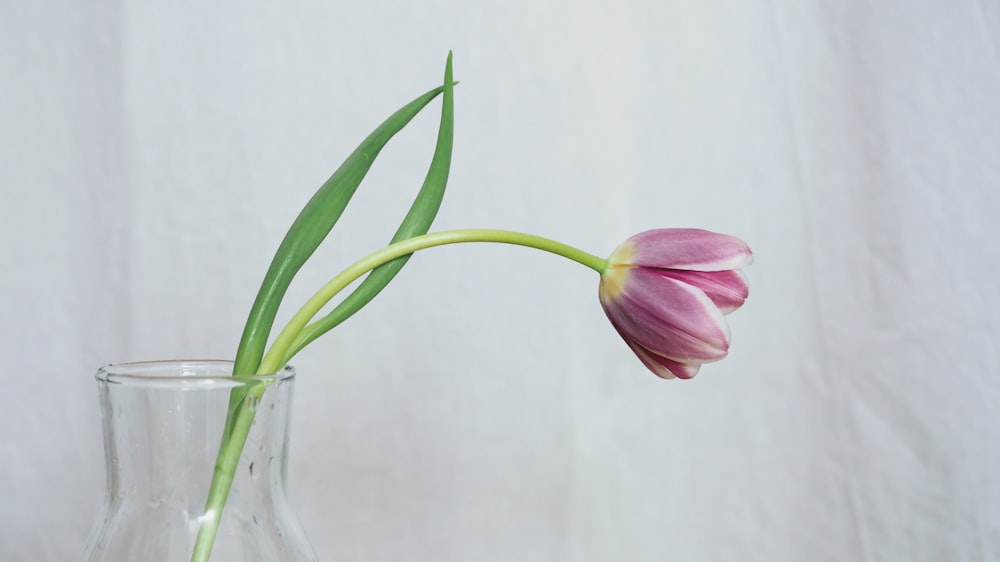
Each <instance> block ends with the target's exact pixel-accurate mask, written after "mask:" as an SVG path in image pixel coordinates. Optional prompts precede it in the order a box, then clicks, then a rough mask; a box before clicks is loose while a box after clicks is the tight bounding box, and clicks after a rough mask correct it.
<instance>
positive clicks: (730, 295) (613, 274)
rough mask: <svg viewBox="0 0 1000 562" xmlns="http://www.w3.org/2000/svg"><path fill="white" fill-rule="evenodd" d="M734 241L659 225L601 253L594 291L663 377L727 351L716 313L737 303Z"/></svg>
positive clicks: (740, 254)
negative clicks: (601, 265) (602, 266)
mask: <svg viewBox="0 0 1000 562" xmlns="http://www.w3.org/2000/svg"><path fill="white" fill-rule="evenodd" d="M752 260H753V254H752V253H751V251H750V248H749V247H747V245H746V243H745V242H743V241H742V240H740V239H738V238H735V237H732V236H728V235H726V234H717V233H714V232H708V231H705V230H696V229H679V228H678V229H674V228H667V229H660V230H650V231H647V232H643V233H641V234H637V235H635V236H633V237H632V238H629V239H628V240H626V241H625V242H624V243H623V244H622V245H620V246H619V247H618V248H617V249H615V251H614V252H613V253H612V254H611V257H609V258H608V265H607V268H606V269H605V270H604V272H603V273H602V274H601V284H600V289H599V297H600V299H601V306H602V307H604V312H605V313H606V314H607V315H608V319H609V320H611V323H612V324H613V325H614V327H615V329H616V330H617V331H618V333H619V334H620V335H621V336H622V338H623V339H624V340H625V342H626V343H627V344H628V346H629V347H630V348H632V351H634V352H635V354H636V355H637V356H638V357H639V359H640V360H641V361H642V362H643V364H645V365H646V367H648V368H649V369H650V370H651V371H653V373H655V374H656V375H658V376H660V377H663V378H670V379H672V378H675V377H677V378H682V379H689V378H691V377H693V376H695V375H696V374H697V373H698V369H699V368H700V367H701V364H702V363H708V362H711V361H718V360H719V359H722V358H723V357H725V356H726V354H727V353H728V352H729V341H730V337H729V325H728V324H727V323H726V319H725V318H724V315H726V314H728V313H730V312H732V311H734V310H736V309H737V308H739V307H740V306H742V305H743V302H744V301H745V300H746V298H747V294H748V289H749V287H748V285H747V280H746V277H745V276H744V275H743V273H742V272H741V271H740V268H741V267H743V266H745V265H749V264H750V262H751V261H752Z"/></svg>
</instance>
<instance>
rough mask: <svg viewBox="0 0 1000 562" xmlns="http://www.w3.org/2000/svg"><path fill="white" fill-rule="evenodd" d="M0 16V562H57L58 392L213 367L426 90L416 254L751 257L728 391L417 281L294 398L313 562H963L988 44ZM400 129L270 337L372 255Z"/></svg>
mask: <svg viewBox="0 0 1000 562" xmlns="http://www.w3.org/2000/svg"><path fill="white" fill-rule="evenodd" d="M2 12H3V16H2V18H0V77H2V84H3V85H2V87H0V178H2V180H3V183H2V185H0V197H2V199H0V204H2V211H3V216H4V220H3V221H2V222H0V244H2V250H3V251H2V255H0V257H2V259H3V270H2V280H0V289H2V291H0V305H2V308H0V342H2V343H0V353H2V358H3V360H4V364H5V365H6V366H7V373H6V376H5V377H4V379H5V381H6V382H5V384H4V390H3V392H2V393H0V428H2V429H0V432H2V433H0V435H2V436H3V438H2V441H0V447H2V449H0V451H2V457H0V458H2V461H0V463H2V464H0V471H2V472H0V498H2V499H0V536H2V540H0V559H2V560H52V561H58V560H72V559H73V558H74V557H75V556H76V555H77V554H78V553H79V550H80V548H81V546H82V545H83V543H84V541H85V537H86V534H87V532H88V530H89V528H90V525H91V524H92V522H93V518H94V516H95V515H96V510H97V507H98V503H99V501H100V499H101V496H102V494H103V488H104V480H103V470H104V467H103V457H102V445H101V436H100V425H99V412H98V404H97V400H96V394H95V384H94V382H93V380H92V373H93V371H94V370H95V368H96V367H97V366H98V365H101V364H104V363H108V362H118V361H126V360H139V359H155V358H173V357H222V358H225V357H230V356H231V355H232V353H233V350H234V348H235V345H236V340H237V338H238V335H239V332H240V329H241V327H242V322H243V320H244V315H245V313H246V311H247V309H248V307H249V304H250V302H251V300H252V298H253V295H254V293H255V291H256V287H257V284H258V283H259V280H260V276H261V275H263V272H264V269H265V268H266V265H267V262H268V260H269V259H270V256H271V254H272V252H273V250H274V248H275V247H276V244H277V242H278V241H279V239H280V237H281V235H282V234H283V233H284V231H285V229H286V228H287V226H288V225H289V224H290V222H291V220H292V219H293V218H294V216H295V214H296V213H297V211H298V209H299V208H300V207H301V205H302V204H303V203H304V202H305V201H306V200H307V199H308V197H309V196H310V195H311V194H312V192H313V190H314V189H315V188H316V187H317V186H318V185H319V184H320V183H321V182H322V181H323V180H325V179H326V177H327V176H328V174H329V173H330V172H331V171H332V170H333V169H334V168H335V167H336V166H337V165H338V164H339V163H340V161H341V159H342V158H343V157H344V156H346V154H347V153H348V152H349V151H350V150H351V149H352V148H353V147H354V146H355V144H356V143H357V142H358V141H360V139H361V138H363V136H364V135H366V134H367V133H368V132H369V130H370V129H371V128H372V127H374V126H375V125H376V124H377V123H378V122H380V121H381V120H382V119H383V118H384V117H385V116H387V115H388V114H389V112H391V111H393V110H395V109H396V108H397V107H398V106H400V105H401V104H402V103H404V102H405V101H407V100H409V99H410V98H412V97H413V96H414V95H416V94H417V93H420V92H422V91H424V90H425V89H427V88H430V87H432V86H434V85H436V84H438V83H439V81H440V76H441V71H442V68H443V63H444V58H445V54H446V53H447V51H448V50H449V49H454V51H455V65H456V66H455V69H456V77H457V78H458V79H460V80H461V81H462V84H461V86H459V88H458V90H457V93H456V96H457V97H456V100H457V101H456V108H457V136H456V149H455V159H454V166H453V173H452V178H451V182H450V184H449V189H450V193H449V195H448V196H447V197H446V200H445V205H444V207H443V209H442V212H441V214H440V216H439V220H438V222H437V223H436V228H437V229H445V228H458V227H472V226H483V227H500V228H511V229H519V230H525V231H529V232H534V233H537V234H541V235H546V236H551V237H555V238H558V239H561V240H564V241H566V242H569V243H572V244H577V245H579V246H581V247H582V248H585V249H589V250H591V251H593V252H595V253H599V254H606V253H608V252H610V250H611V249H612V248H613V247H614V246H615V245H617V244H618V243H619V242H620V241H621V240H623V239H625V238H626V237H627V236H629V235H630V234H632V233H634V232H638V231H640V230H644V229H647V228H653V227H660V226H699V227H703V228H709V229H714V230H720V231H724V232H729V233H732V234H736V235H738V236H741V237H743V238H745V239H746V240H747V241H749V242H750V244H751V246H752V247H753V248H754V250H755V252H756V256H757V261H756V263H755V265H754V266H753V267H752V269H751V270H750V272H749V273H750V277H751V298H750V301H749V302H748V304H747V306H746V307H745V308H744V309H742V310H740V311H739V312H737V313H736V314H734V315H733V316H732V317H731V319H732V325H733V331H734V343H733V348H732V354H731V356H730V358H728V359H727V360H726V361H723V362H721V363H718V364H713V365H710V366H706V367H705V368H704V369H703V371H702V374H701V375H699V377H698V378H696V379H695V380H694V381H691V382H677V381H674V382H665V381H660V380H657V379H655V378H654V377H653V376H652V375H650V374H649V373H647V372H646V371H645V370H644V369H643V368H642V366H641V365H640V364H639V362H638V361H637V360H636V359H635V358H634V357H633V356H632V355H631V354H630V352H629V351H628V349H627V348H626V346H625V345H624V344H623V343H622V342H621V341H620V340H619V339H618V337H617V335H616V334H615V333H614V331H613V330H612V328H611V327H610V325H609V324H608V323H607V322H606V320H605V319H604V318H603V313H602V312H601V310H600V307H599V306H598V304H597V301H596V283H597V279H596V277H595V276H594V275H593V274H592V273H590V272H588V271H587V270H585V269H583V268H580V267H579V266H575V265H573V264H571V263H569V262H563V261H561V260H557V259H554V258H551V257H549V256H546V255H542V254H539V253H533V252H530V251H528V250H524V249H519V248H507V247H492V246H491V247H480V248H472V247H461V248H459V247H455V248H445V249H440V250H434V251H431V252H428V253H426V254H423V255H421V256H418V257H417V258H415V259H414V260H412V261H411V263H410V265H408V266H407V268H406V270H404V272H403V274H402V275H401V276H400V278H399V279H398V281H397V282H396V283H394V284H393V285H392V286H391V287H390V288H389V290H387V291H386V292H385V293H384V294H383V295H382V296H380V297H379V298H378V300H377V301H376V302H374V303H373V304H372V305H371V306H370V307H369V308H367V309H366V310H365V311H363V313H361V314H360V315H358V316H357V317H355V318H354V319H352V320H351V321H350V322H349V323H348V324H345V325H344V326H342V327H341V328H339V329H338V330H337V331H336V332H335V333H333V334H330V335H328V336H326V337H325V338H324V340H323V341H322V342H319V343H317V344H314V345H313V346H312V347H311V348H310V349H309V350H307V351H306V352H305V353H304V354H302V355H301V356H300V357H299V358H298V359H297V360H296V361H295V363H296V365H297V366H298V368H299V371H300V377H299V379H298V382H297V385H298V392H297V398H296V401H297V402H296V405H295V415H294V428H293V442H292V459H291V476H290V480H291V485H292V494H293V496H294V498H295V502H296V506H297V508H298V511H299V514H300V516H301V517H302V519H303V520H304V522H305V525H306V528H307V530H308V531H309V533H310V535H311V538H312V540H313V542H314V544H315V546H316V549H317V551H318V553H319V556H320V559H321V560H324V561H340V560H358V561H362V560H363V561H378V560H386V561H388V560H409V561H414V562H415V561H421V560H427V561H430V560H434V561H467V560H476V561H479V562H489V561H509V560H518V561H525V562H531V561H546V562H552V561H563V560H565V561H573V562H604V561H613V560H629V561H634V562H644V561H650V562H652V561H667V560H669V561H699V562H708V561H720V562H728V561H732V560H737V559H738V560H745V561H764V560H766V561H769V562H773V561H776V560H780V561H801V560H811V561H841V560H865V561H901V560H906V561H927V562H931V561H934V562H938V561H941V560H949V561H981V560H1000V479H998V477H997V474H1000V449H998V448H997V443H998V440H1000V383H998V382H997V380H996V377H997V374H998V370H1000V351H998V348H997V345H996V343H995V342H996V340H997V337H998V335H1000V326H998V323H997V317H998V314H997V313H998V312H1000V299H998V296H997V289H996V287H997V283H998V280H1000V275H998V273H997V264H998V263H1000V229H998V227H997V224H996V221H997V216H998V214H1000V189H998V185H997V184H998V183H1000V159H998V156H997V155H998V150H1000V104H998V103H997V101H998V100H1000V31H998V30H1000V7H998V5H997V4H996V3H993V2H978V3H977V2H948V1H945V0H938V1H933V0H923V1H917V0H911V1H903V0H886V1H883V2H874V3H873V2H865V1H862V0H850V1H845V2H824V1H821V0H802V1H798V0H797V1H795V2H776V1H763V0H755V1H740V2H737V1H732V0H731V1H726V0H712V1H706V2H680V1H676V0H672V1H659V2H652V1H650V2H643V1H638V0H629V1H624V2H610V1H598V0H588V1H584V2H576V3H571V2H536V1H528V0H514V1H510V2H503V3H500V2H494V3H487V2H482V3H474V2H458V1H452V0H444V1H440V2H434V3H430V2H428V3H405V2H396V1H391V0H384V1H379V2H355V3H344V2H297V3H291V4H287V5H284V4H283V5H279V4H278V3H272V2H260V1H255V2H214V3H199V2H190V1H188V2H118V3H115V2H105V3H93V2H87V3H73V2H57V1H41V2H34V3H29V2H5V3H4V7H3V10H2ZM437 107H438V105H436V104H435V105H434V106H432V107H431V108H430V109H429V110H428V111H427V112H426V113H425V114H424V115H422V116H421V117H420V118H419V119H418V120H417V121H416V122H415V123H414V125H413V126H412V127H411V128H409V129H407V130H406V131H404V134H402V135H401V136H400V137H398V138H397V139H396V140H394V141H393V143H392V144H391V145H390V146H389V147H388V148H387V149H386V150H385V151H384V153H383V155H382V157H381V158H380V160H379V161H378V162H377V163H376V165H375V168H374V170H373V171H372V173H371V175H370V177H369V180H368V181H367V182H366V184H365V185H363V186H362V188H361V190H360V191H359V194H358V196H357V198H356V201H355V202H354V204H352V206H351V207H349V208H348V212H347V213H346V214H345V218H344V220H343V221H342V223H341V225H339V226H338V228H337V229H336V230H335V231H334V236H333V238H331V239H330V240H329V241H328V243H327V244H326V245H325V246H324V247H323V249H322V250H321V251H320V252H318V253H317V255H316V257H314V258H313V260H312V261H311V263H310V265H309V266H308V267H307V269H306V270H305V271H303V273H302V275H301V277H300V279H299V281H298V282H297V283H296V284H295V286H294V288H293V291H292V293H291V295H290V296H289V297H288V299H289V300H288V301H286V302H289V303H295V304H296V306H297V304H298V303H300V302H301V301H302V300H303V299H304V298H305V297H306V296H307V295H308V294H310V293H311V292H312V290H313V289H314V288H316V287H318V286H319V284H321V283H322V282H324V281H325V280H326V279H327V278H328V277H329V276H331V275H332V274H333V273H334V272H336V271H338V270H339V268H340V266H343V265H345V264H346V263H347V262H348V261H350V260H352V259H354V258H356V257H358V256H360V255H361V254H362V253H364V252H367V251H368V250H370V249H372V248H374V247H377V246H378V245H380V244H382V243H383V242H384V241H385V240H387V239H388V238H389V236H390V235H391V233H392V231H393V230H394V228H395V226H396V222H397V221H398V219H399V218H400V217H401V216H402V214H403V212H404V211H405V208H406V207H407V206H408V205H409V200H410V198H411V197H412V195H413V194H414V193H415V192H416V189H417V187H418V186H419V182H420V180H421V179H422V177H423V173H424V171H425V168H426V164H427V162H428V161H429V157H430V154H431V151H432V147H433V138H434V133H435V127H436V122H437ZM286 315H287V309H286ZM284 317H285V316H283V318H284Z"/></svg>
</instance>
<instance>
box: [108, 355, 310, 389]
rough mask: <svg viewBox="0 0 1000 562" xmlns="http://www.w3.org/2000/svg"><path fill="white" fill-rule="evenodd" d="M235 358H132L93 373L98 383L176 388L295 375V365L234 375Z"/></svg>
mask: <svg viewBox="0 0 1000 562" xmlns="http://www.w3.org/2000/svg"><path fill="white" fill-rule="evenodd" d="M232 372H233V361H230V360H225V359H168V360H154V361H130V362H125V363H112V364H108V365H104V366H103V367H101V368H99V369H98V370H97V374H96V375H94V378H96V379H97V380H98V381H99V382H102V383H108V384H116V385H117V384H120V385H129V386H144V387H149V386H155V387H168V388H174V389H211V388H220V387H225V388H233V387H236V386H244V385H246V384H252V383H253V384H255V383H267V384H271V383H276V382H281V381H288V380H291V379H292V378H294V377H295V367H292V366H291V365H286V366H285V367H283V368H282V369H281V370H280V371H278V372H277V373H272V374H268V375H240V376H233V375H232Z"/></svg>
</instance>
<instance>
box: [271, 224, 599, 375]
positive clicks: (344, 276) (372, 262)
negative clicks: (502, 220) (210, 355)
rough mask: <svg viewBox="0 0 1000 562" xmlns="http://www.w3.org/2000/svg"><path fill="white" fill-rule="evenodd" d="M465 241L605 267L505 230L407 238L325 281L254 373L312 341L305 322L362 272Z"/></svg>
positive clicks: (278, 364)
mask: <svg viewBox="0 0 1000 562" xmlns="http://www.w3.org/2000/svg"><path fill="white" fill-rule="evenodd" d="M466 242H497V243H502V244H514V245H518V246H527V247H529V248H535V249H538V250H544V251H546V252H550V253H553V254H556V255H559V256H563V257H565V258H568V259H571V260H573V261H575V262H578V263H580V264H583V265H585V266H587V267H589V268H591V269H593V270H595V271H597V272H598V273H603V272H604V270H605V269H606V268H607V260H605V259H603V258H599V257H597V256H595V255H592V254H589V253H587V252H584V251H582V250H579V249H577V248H574V247H573V246H568V245H566V244H563V243H561V242H556V241H555V240H550V239H548V238H542V237H541V236H534V235H531V234H524V233H521V232H511V231H508V230H487V229H464V230H449V231H445V232H435V233H433V234H425V235H423V236H415V237H413V238H408V239H406V240H403V241H400V242H396V243H395V244H391V245H389V246H386V247H385V248H382V249H381V250H378V251H377V252H374V253H372V254H369V255H368V256H366V257H364V258H362V259H360V260H358V261H356V262H355V263H354V264H352V265H351V266H349V267H348V268H347V269H345V270H344V271H342V272H340V273H339V274H337V276H336V277H334V278H333V279H331V280H330V281H329V282H327V284H326V285H324V286H323V287H322V288H321V289H320V290H319V291H317V292H316V294H315V295H313V296H312V298H310V299H309V300H308V301H307V302H306V304H305V305H303V306H302V308H300V309H299V311H298V312H296V313H295V316H293V317H292V319H291V320H290V321H289V322H288V324H287V325H286V326H285V329H284V330H282V331H281V334H279V335H278V338H277V339H276V340H275V341H274V343H273V344H272V345H271V349H270V350H269V351H268V352H267V355H265V356H264V360H263V361H262V362H261V364H260V370H259V371H258V372H259V373H273V372H275V371H277V370H278V369H280V368H281V367H283V366H284V365H285V364H286V363H287V362H288V360H289V359H291V357H292V356H293V355H294V354H295V353H296V352H298V351H299V350H300V349H301V348H302V345H304V344H301V345H299V343H300V342H303V341H304V342H306V343H308V342H309V341H312V339H315V334H312V335H310V333H309V332H310V329H312V328H313V325H307V324H308V323H309V321H310V320H312V318H313V317H314V316H316V314H317V313H319V311H320V309H322V308H323V306H325V305H326V304H327V303H328V302H330V299H332V298H333V297H334V296H336V295H337V293H339V292H340V291H342V290H343V289H344V288H345V287H347V286H348V285H350V284H351V283H353V282H354V281H356V280H357V279H358V278H360V277H361V276H362V275H364V274H365V273H367V272H369V271H371V270H372V269H375V268H376V267H378V266H380V265H382V264H384V263H388V262H390V261H392V260H394V259H397V258H399V257H402V256H407V255H410V254H412V253H414V252H416V251H419V250H424V249H427V248H433V247H435V246H444V245H447V244H460V243H466ZM310 336H312V337H310Z"/></svg>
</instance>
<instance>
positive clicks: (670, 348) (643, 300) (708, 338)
mask: <svg viewBox="0 0 1000 562" xmlns="http://www.w3.org/2000/svg"><path fill="white" fill-rule="evenodd" d="M600 297H601V305H602V306H603V307H604V311H605V313H606V314H607V315H608V319H609V320H611V323H612V324H614V325H615V328H617V329H618V330H619V332H620V333H622V334H623V337H625V339H626V341H630V342H635V343H636V344H638V345H640V346H642V347H643V348H645V349H646V350H648V351H650V352H652V353H655V354H656V355H659V356H662V357H666V358H668V359H672V360H674V361H688V360H691V359H695V360H698V361H714V360H717V359H721V358H723V357H725V356H726V353H727V352H728V349H729V326H728V324H726V320H725V318H724V317H723V315H722V312H721V311H720V310H719V308H718V307H717V306H716V305H715V304H714V303H713V302H712V300H711V299H710V298H709V297H708V296H707V295H706V294H705V293H704V292H702V291H701V290H700V289H698V288H696V287H692V286H691V285H688V284H686V283H684V282H681V281H678V280H676V279H671V278H670V277H667V276H664V275H661V274H660V273H659V272H657V271H656V270H650V269H646V268H631V269H629V270H628V271H627V274H626V276H625V278H624V279H623V280H622V283H621V287H620V289H619V290H615V291H611V292H609V291H607V290H606V287H605V286H604V278H603V277H602V284H601V291H600Z"/></svg>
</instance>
